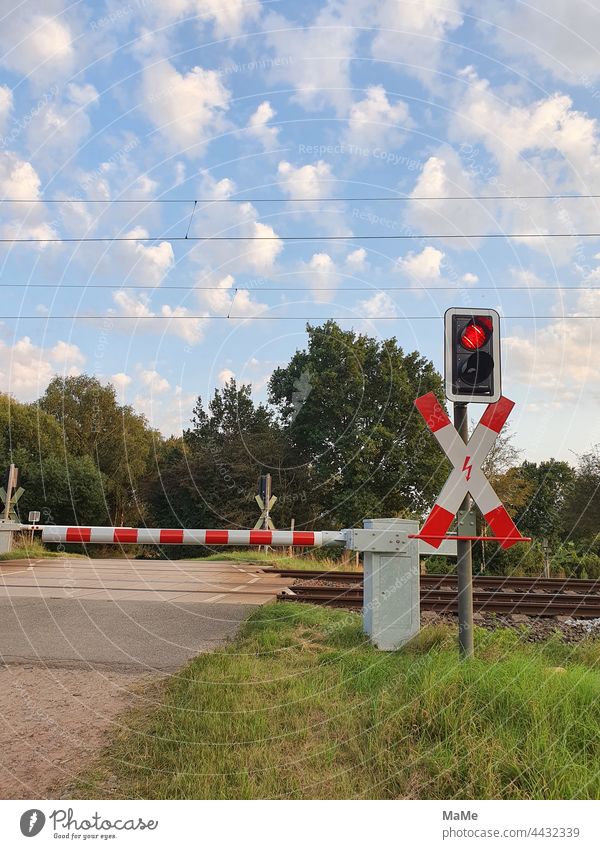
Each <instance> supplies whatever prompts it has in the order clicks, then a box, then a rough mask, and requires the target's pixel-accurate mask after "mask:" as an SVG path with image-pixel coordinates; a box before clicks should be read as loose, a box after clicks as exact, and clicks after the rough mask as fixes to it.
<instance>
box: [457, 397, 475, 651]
mask: <svg viewBox="0 0 600 849" xmlns="http://www.w3.org/2000/svg"><path fill="white" fill-rule="evenodd" d="M454 427H455V428H456V430H457V431H458V433H459V434H460V436H461V438H462V439H463V441H464V442H465V444H466V443H467V442H468V441H469V420H468V417H467V405H466V404H464V403H459V402H456V401H455V402H454ZM474 525H475V514H474V512H473V506H472V502H471V496H470V495H469V494H468V493H467V495H465V497H464V500H463V503H462V504H461V505H460V509H459V511H458V527H457V533H458V535H459V536H474V535H475V530H474ZM456 554H457V557H456V575H457V579H458V644H459V649H460V655H461V657H462V658H463V659H466V658H469V657H473V553H472V542H471V540H470V539H469V540H465V539H459V540H457V541H456Z"/></svg>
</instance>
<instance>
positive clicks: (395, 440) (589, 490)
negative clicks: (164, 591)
mask: <svg viewBox="0 0 600 849" xmlns="http://www.w3.org/2000/svg"><path fill="white" fill-rule="evenodd" d="M307 333H308V342H307V345H306V348H305V349H303V350H298V351H296V352H295V353H294V354H293V356H292V357H291V359H290V361H289V363H288V364H287V365H286V366H283V367H280V368H277V369H275V371H274V372H273V374H272V376H271V379H270V381H269V384H268V402H267V403H264V404H263V403H256V402H255V401H254V400H253V398H252V394H251V386H250V385H238V384H237V383H236V381H235V380H233V379H232V380H230V381H229V382H228V383H227V384H226V385H225V386H224V387H223V388H222V389H217V390H216V391H215V392H214V395H213V397H212V398H210V399H208V401H207V403H204V401H203V399H202V398H200V397H198V400H197V403H196V405H195V407H194V410H193V412H192V416H191V420H190V424H189V427H188V428H187V429H186V430H185V431H184V433H183V435H182V436H177V437H176V436H172V437H169V438H165V437H163V436H162V435H161V434H160V433H159V432H158V431H157V430H155V429H153V428H151V427H150V426H149V424H148V422H147V420H146V418H145V417H144V416H143V415H141V414H139V413H137V412H136V411H135V410H134V409H133V408H132V407H131V406H129V405H125V404H119V403H118V401H117V396H116V393H115V390H114V388H113V387H112V386H111V385H110V384H109V385H104V384H102V383H100V381H98V380H97V379H96V378H94V377H91V376H89V375H80V376H78V377H65V378H63V377H55V378H54V379H53V380H52V381H51V382H50V384H49V385H48V388H47V389H46V391H45V393H44V394H43V395H42V397H41V398H39V399H38V400H37V401H36V402H34V403H30V404H26V403H20V402H18V401H16V400H15V399H13V398H11V397H9V396H7V395H0V423H1V425H2V427H1V433H2V443H1V444H0V452H1V456H0V465H1V466H2V467H7V466H8V464H9V463H11V462H14V463H15V464H16V465H17V466H18V467H19V470H20V481H19V482H20V484H21V485H22V486H23V487H24V488H25V493H24V495H23V497H22V498H21V500H20V501H19V505H18V506H19V511H20V515H21V517H22V518H26V516H27V512H28V511H29V510H40V512H41V513H42V520H41V521H43V522H45V523H51V524H81V525H89V524H94V525H103V524H107V525H131V526H143V525H146V526H148V527H209V528H210V527H252V526H253V525H254V523H255V521H256V519H257V516H258V512H257V505H256V502H255V500H254V496H255V495H256V493H257V484H258V478H259V476H260V475H261V474H265V473H267V472H269V473H270V474H271V475H272V479H273V492H274V493H275V494H276V495H277V498H278V501H277V504H276V506H275V508H274V511H273V520H274V521H275V524H276V526H277V527H281V528H286V527H289V526H290V522H291V520H292V519H294V521H295V525H296V527H297V528H300V529H301V528H303V527H306V528H316V529H319V528H339V527H352V526H358V525H360V524H361V523H362V520H363V519H364V518H366V517H376V516H403V517H407V518H408V517H414V518H421V517H422V516H423V515H424V513H425V512H426V511H427V509H428V508H429V507H430V505H431V504H432V502H433V500H434V499H435V496H436V495H437V493H438V492H439V490H440V488H441V486H442V484H443V482H444V480H445V478H446V476H447V474H448V471H449V469H448V464H447V461H446V459H445V457H444V456H443V454H442V452H441V451H440V450H439V448H438V446H437V443H436V442H435V440H433V439H432V438H431V435H430V434H429V432H428V430H427V428H426V427H425V425H424V423H423V420H422V418H421V416H420V415H419V414H418V413H417V411H416V410H415V408H414V404H413V402H414V399H415V398H416V397H418V396H419V395H423V394H425V393H426V392H430V391H433V392H435V393H436V395H437V396H438V397H439V398H440V399H441V398H443V386H442V379H441V376H440V374H439V373H438V372H437V371H436V370H435V368H434V366H433V364H432V363H431V362H430V361H429V360H427V359H426V358H424V357H422V356H421V355H420V354H419V353H418V352H416V351H413V352H409V353H405V352H404V351H403V350H402V348H401V347H400V346H399V345H398V343H397V341H396V340H395V339H393V338H392V339H385V340H377V339H375V338H372V337H370V336H368V335H365V334H361V333H356V332H355V331H352V330H343V329H342V328H340V327H339V325H337V324H336V323H335V322H333V321H329V322H327V323H325V324H324V325H321V326H317V327H314V326H310V325H309V326H308V327H307ZM486 471H487V473H488V474H489V476H490V477H491V478H492V482H493V484H494V486H495V488H496V489H497V491H498V493H499V495H500V496H501V498H502V499H503V500H504V502H505V503H506V504H507V506H508V508H509V510H510V512H511V513H512V515H513V516H514V517H515V519H516V521H517V524H518V526H519V528H520V530H521V532H522V533H523V534H524V535H527V536H532V537H534V539H535V540H537V541H540V542H541V540H547V541H548V545H549V547H550V548H551V550H552V552H553V556H555V557H567V555H568V556H570V558H571V560H572V561H573V562H575V560H576V559H577V558H579V559H580V558H582V557H587V558H588V561H589V558H590V557H592V558H594V557H595V558H596V559H597V561H598V562H597V564H596V565H597V568H598V573H599V574H600V556H599V555H600V537H599V535H598V529H599V526H600V499H599V498H598V493H599V488H600V451H599V450H598V447H596V448H595V449H593V450H590V451H589V452H588V453H586V454H583V455H582V456H581V457H579V459H578V462H577V463H576V464H574V465H571V464H568V463H566V462H564V461H557V460H554V459H549V460H547V461H544V462H541V463H533V462H529V461H525V462H521V461H520V456H519V453H518V452H517V451H516V450H515V448H514V447H513V440H512V438H511V437H510V435H508V436H501V438H500V439H499V441H498V443H497V446H496V447H495V449H494V451H493V452H492V455H491V456H490V458H488V461H487V469H486ZM517 548H519V549H521V546H516V547H515V549H517ZM531 552H533V553H531ZM171 553H172V552H171ZM186 553H189V552H186ZM515 556H517V557H519V558H521V560H524V559H526V557H525V555H523V553H522V550H521V553H520V554H519V555H515V554H512V555H510V554H504V553H501V552H500V553H498V554H497V555H494V557H493V558H490V556H489V554H488V556H487V559H485V558H486V555H485V552H478V553H476V560H477V562H480V561H481V558H482V557H483V558H484V559H485V566H486V568H488V569H492V570H493V569H500V568H507V567H510V565H511V564H513V561H514V559H515ZM527 556H528V557H530V558H534V559H535V558H536V557H537V554H536V549H535V547H534V548H532V549H531V551H530V553H529V554H528V555H527ZM511 558H512V560H511ZM515 563H516V561H515ZM513 565H514V564H513ZM578 568H579V567H578ZM581 568H584V567H581ZM595 568H596V566H595V565H594V562H592V561H589V562H587V565H586V566H585V571H586V573H589V572H590V571H591V572H593V571H594V569H595Z"/></svg>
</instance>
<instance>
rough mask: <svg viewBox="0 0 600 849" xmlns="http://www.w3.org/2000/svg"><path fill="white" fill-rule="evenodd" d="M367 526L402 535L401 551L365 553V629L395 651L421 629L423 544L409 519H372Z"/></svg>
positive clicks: (375, 640)
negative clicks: (413, 535) (415, 538)
mask: <svg viewBox="0 0 600 849" xmlns="http://www.w3.org/2000/svg"><path fill="white" fill-rule="evenodd" d="M364 526H365V528H367V529H374V530H378V531H379V530H381V531H382V532H392V533H395V534H398V536H399V537H401V540H402V542H401V544H400V545H399V546H397V548H399V549H400V550H399V551H382V552H370V551H365V553H364V571H365V574H364V608H363V623H364V629H365V633H366V634H368V635H369V637H370V639H371V641H372V643H373V644H374V645H375V646H377V648H379V649H382V650H384V651H394V650H395V649H398V648H400V647H401V646H402V645H404V643H406V642H408V640H410V639H411V638H412V637H414V636H415V634H417V633H418V632H419V628H420V614H421V610H420V596H419V571H420V570H419V546H418V542H417V540H410V539H408V534H417V533H418V532H419V523H418V522H416V521H412V520H409V519H368V520H366V521H365V523H364Z"/></svg>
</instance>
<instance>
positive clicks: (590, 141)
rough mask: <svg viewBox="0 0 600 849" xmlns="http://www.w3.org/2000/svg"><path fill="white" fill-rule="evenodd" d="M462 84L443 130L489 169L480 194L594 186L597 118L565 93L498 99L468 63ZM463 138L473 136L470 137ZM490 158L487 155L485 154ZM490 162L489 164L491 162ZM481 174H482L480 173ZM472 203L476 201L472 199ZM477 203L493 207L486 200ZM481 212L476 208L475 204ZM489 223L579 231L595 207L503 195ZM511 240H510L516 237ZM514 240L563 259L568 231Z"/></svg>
mask: <svg viewBox="0 0 600 849" xmlns="http://www.w3.org/2000/svg"><path fill="white" fill-rule="evenodd" d="M462 76H463V78H464V79H465V80H466V81H467V83H468V86H467V88H466V92H465V94H464V95H463V96H462V97H461V98H460V99H459V100H458V101H457V102H456V104H455V107H454V109H453V113H452V121H451V125H450V130H449V131H450V135H451V136H452V137H454V138H456V139H457V140H460V142H461V144H462V146H463V150H465V149H466V148H469V149H470V151H471V160H473V157H474V154H473V153H472V151H473V150H475V144H476V143H480V144H482V145H483V146H484V148H485V150H487V152H488V153H489V156H488V157H486V153H485V150H482V149H481V148H479V149H478V153H477V155H476V156H475V161H472V164H471V168H472V170H474V171H475V172H477V173H478V174H479V175H480V176H482V177H483V175H487V174H490V173H491V174H492V175H493V183H490V182H487V183H484V184H483V186H482V188H483V191H482V192H481V194H486V193H488V194H501V195H503V196H506V197H507V198H510V197H511V196H512V195H516V196H520V195H549V194H552V193H553V192H558V193H568V192H569V191H572V192H582V193H584V194H588V193H595V192H596V191H597V190H598V189H599V188H600V125H599V123H598V121H597V120H596V119H595V118H591V117H590V116H589V115H587V114H586V113H584V112H582V111H579V110H576V109H574V108H573V103H572V100H571V98H570V97H569V96H567V95H564V94H558V93H557V94H552V95H550V96H549V97H545V98H541V99H538V100H535V101H533V102H531V103H523V102H521V103H519V102H516V101H515V98H514V97H510V98H507V99H504V98H503V97H502V96H501V92H499V91H496V90H494V89H493V87H492V86H491V85H490V83H489V82H488V81H487V80H485V79H480V78H479V77H478V76H477V74H476V72H475V71H474V69H473V68H471V67H468V68H465V69H464V70H463V71H462ZM467 142H469V143H472V144H470V145H468V144H467ZM490 158H491V163H490V162H489V161H486V160H489V159H490ZM490 165H491V167H490ZM486 179H487V178H486ZM472 208H473V209H475V210H477V208H478V204H472ZM483 209H486V210H487V209H491V210H492V212H493V211H494V206H493V204H489V203H486V204H485V205H484V206H483V205H482V210H481V211H483ZM480 214H481V212H480ZM495 217H496V219H497V224H496V225H495V229H500V230H503V231H504V232H520V233H542V234H544V233H552V232H562V233H564V232H567V233H568V232H581V231H583V232H585V231H586V230H587V229H588V228H593V227H594V226H595V223H596V220H597V212H596V209H595V203H594V202H593V201H581V202H579V203H577V204H567V203H566V202H564V203H555V202H553V201H552V200H535V201H534V200H530V201H527V202H517V201H515V202H510V201H506V202H503V203H500V204H497V211H496V213H495ZM515 241H517V240H515ZM518 241H520V242H522V243H524V244H527V245H528V246H529V247H531V248H533V249H535V250H538V251H543V252H545V253H547V254H551V257H552V259H553V260H554V261H555V262H559V263H563V262H565V261H567V260H568V259H570V257H571V255H572V253H573V251H574V250H575V248H576V241H575V240H574V239H547V240H546V239H540V238H532V239H527V238H522V239H519V240H518Z"/></svg>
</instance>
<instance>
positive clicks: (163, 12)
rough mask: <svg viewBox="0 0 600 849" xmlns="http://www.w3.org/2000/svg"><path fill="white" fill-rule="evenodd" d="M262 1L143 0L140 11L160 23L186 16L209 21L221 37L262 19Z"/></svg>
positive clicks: (235, 32)
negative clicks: (157, 0)
mask: <svg viewBox="0 0 600 849" xmlns="http://www.w3.org/2000/svg"><path fill="white" fill-rule="evenodd" d="M260 12H261V4H260V3H259V2H258V0H169V2H168V3H147V2H146V3H144V2H140V13H144V14H145V15H146V17H147V18H148V19H149V20H150V21H155V22H156V24H157V25H158V26H159V27H166V26H167V25H168V24H170V23H172V22H176V21H179V20H181V19H182V18H185V19H186V23H188V22H191V21H192V20H195V21H196V22H197V23H198V24H199V25H200V26H203V25H204V24H205V23H206V22H207V21H209V22H211V23H212V24H213V25H214V31H215V35H216V36H218V37H221V36H228V35H238V34H239V33H241V32H243V31H244V29H245V28H246V27H247V26H248V25H250V24H252V23H254V22H255V21H257V20H258V18H259V17H260Z"/></svg>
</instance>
